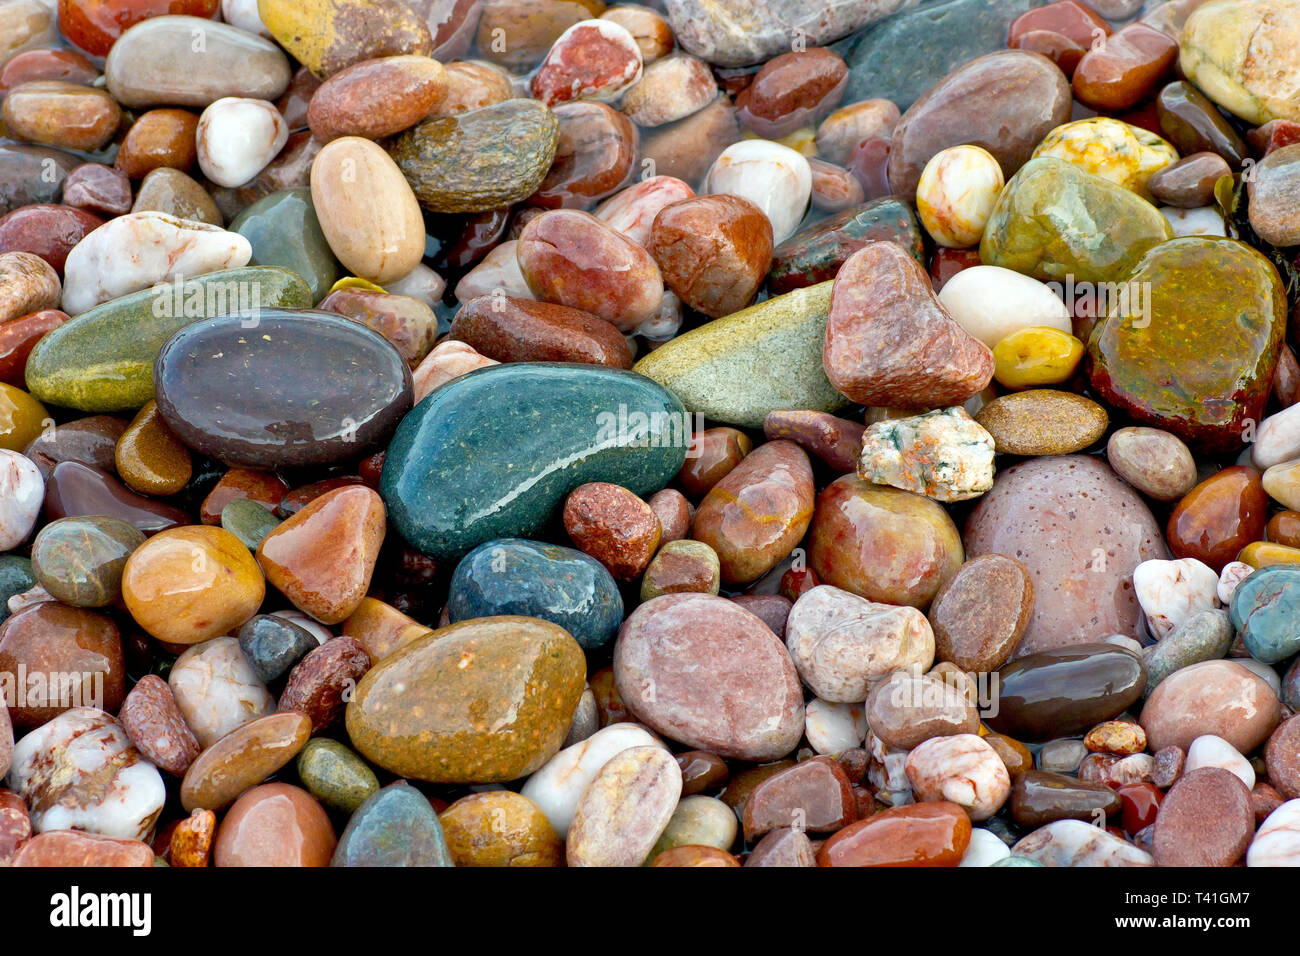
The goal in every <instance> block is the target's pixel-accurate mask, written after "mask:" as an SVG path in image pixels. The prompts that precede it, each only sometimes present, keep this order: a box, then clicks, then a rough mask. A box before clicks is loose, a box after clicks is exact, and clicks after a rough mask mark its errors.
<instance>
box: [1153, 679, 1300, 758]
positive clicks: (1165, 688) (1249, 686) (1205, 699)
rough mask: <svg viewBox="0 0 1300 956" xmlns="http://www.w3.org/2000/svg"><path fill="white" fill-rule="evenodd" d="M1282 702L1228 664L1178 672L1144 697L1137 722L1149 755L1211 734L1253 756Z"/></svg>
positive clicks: (1265, 685) (1258, 681)
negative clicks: (1145, 736) (1148, 747)
mask: <svg viewBox="0 0 1300 956" xmlns="http://www.w3.org/2000/svg"><path fill="white" fill-rule="evenodd" d="M1280 711H1281V704H1280V702H1279V701H1278V698H1277V694H1275V693H1274V692H1273V689H1272V688H1271V687H1270V686H1269V685H1268V683H1267V682H1266V681H1265V680H1264V679H1263V678H1261V677H1259V676H1258V675H1256V674H1254V673H1252V672H1251V671H1249V670H1247V669H1246V668H1244V667H1242V666H1241V665H1240V664H1237V663H1235V662H1233V661H1230V660H1222V661H1221V660H1214V661H1204V662H1202V663H1199V664H1192V665H1190V666H1188V667H1184V668H1181V669H1180V670H1177V671H1175V672H1174V673H1172V674H1170V675H1169V676H1168V677H1166V678H1165V679H1164V680H1163V681H1161V682H1160V686H1158V687H1156V688H1155V690H1153V691H1152V692H1151V693H1150V694H1149V695H1148V696H1147V700H1146V704H1145V705H1144V706H1143V708H1142V713H1141V716H1140V717H1139V722H1140V723H1141V724H1142V729H1143V730H1145V731H1146V734H1147V740H1148V741H1149V746H1150V749H1151V750H1152V752H1156V751H1159V750H1161V749H1162V748H1164V747H1168V746H1177V747H1181V748H1183V749H1184V750H1186V749H1187V747H1189V746H1190V745H1191V743H1192V741H1193V740H1195V739H1196V738H1197V737H1200V736H1202V735H1203V734H1214V735H1215V736H1216V737H1222V738H1223V739H1224V740H1226V741H1227V742H1228V743H1230V744H1231V745H1232V746H1233V747H1235V748H1236V749H1237V750H1238V751H1239V752H1241V753H1243V754H1248V753H1251V752H1252V751H1253V750H1254V749H1255V748H1256V747H1258V746H1259V745H1260V744H1262V743H1263V742H1264V741H1265V740H1266V739H1267V738H1268V735H1269V734H1270V733H1271V732H1272V731H1273V728H1274V727H1276V726H1277V723H1278V720H1279V719H1280V717H1281V713H1280Z"/></svg>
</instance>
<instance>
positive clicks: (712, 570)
mask: <svg viewBox="0 0 1300 956" xmlns="http://www.w3.org/2000/svg"><path fill="white" fill-rule="evenodd" d="M721 580H722V568H721V565H720V564H719V562H718V553H717V552H716V551H714V550H713V548H711V547H709V545H707V544H705V543H704V542H702V541H682V540H678V541H670V542H668V543H667V544H664V545H662V546H661V547H660V548H659V550H658V551H657V552H656V553H655V556H654V558H652V559H651V561H650V564H649V565H647V566H646V570H645V574H644V575H643V576H642V578H641V595H640V596H641V601H642V602H643V603H644V602H645V601H649V600H651V599H652V598H657V597H660V596H661V595H664V594H680V593H683V592H695V591H698V592H700V593H702V594H717V593H718V589H719V585H720V584H721Z"/></svg>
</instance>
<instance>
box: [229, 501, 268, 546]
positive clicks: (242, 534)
mask: <svg viewBox="0 0 1300 956" xmlns="http://www.w3.org/2000/svg"><path fill="white" fill-rule="evenodd" d="M279 525H280V519H279V518H277V517H276V516H275V515H273V514H272V513H271V512H269V511H267V510H266V509H265V508H263V507H262V506H261V505H259V504H258V503H257V502H256V501H253V500H252V499H249V498H236V499H235V500H234V501H231V502H230V503H229V504H227V505H226V506H225V507H224V508H222V509H221V527H223V528H225V529H226V530H227V531H229V532H230V533H231V534H233V535H234V536H235V537H236V538H238V539H239V540H240V541H242V542H243V544H244V546H245V547H247V548H248V550H249V551H256V550H257V546H258V545H259V544H261V543H262V539H263V538H265V537H266V536H267V535H268V534H270V533H271V532H272V531H274V530H275V529H276V528H277V527H279Z"/></svg>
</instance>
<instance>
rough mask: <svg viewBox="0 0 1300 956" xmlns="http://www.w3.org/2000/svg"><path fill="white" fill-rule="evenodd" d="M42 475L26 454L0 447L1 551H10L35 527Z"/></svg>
mask: <svg viewBox="0 0 1300 956" xmlns="http://www.w3.org/2000/svg"><path fill="white" fill-rule="evenodd" d="M44 500H45V479H44V478H42V477H41V472H40V469H39V468H37V467H36V466H35V465H34V464H32V460H31V459H30V458H28V457H27V456H26V455H20V454H19V453H18V452H16V451H10V450H9V449H7V448H0V551H11V550H13V549H14V548H16V547H18V545H20V544H22V543H23V542H24V541H26V540H27V536H28V535H29V534H31V533H32V528H34V527H36V519H37V517H38V516H39V515H40V513H41V503H42V502H43V501H44Z"/></svg>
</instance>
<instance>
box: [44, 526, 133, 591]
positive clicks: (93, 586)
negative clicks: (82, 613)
mask: <svg viewBox="0 0 1300 956" xmlns="http://www.w3.org/2000/svg"><path fill="white" fill-rule="evenodd" d="M144 540H145V539H144V535H143V534H141V533H140V532H139V531H138V530H136V529H135V528H134V527H132V526H131V525H129V524H127V523H126V522H125V521H122V520H120V519H118V518H109V517H106V516H100V515H96V516H86V517H81V518H61V519H59V520H57V521H51V522H50V523H49V524H47V525H46V526H45V527H44V528H42V529H41V530H40V533H39V534H37V535H36V540H35V541H33V542H32V570H33V572H34V573H35V575H36V580H37V581H38V582H39V583H40V585H41V587H43V588H45V590H46V591H48V592H49V593H50V594H52V595H53V596H54V597H55V599H57V600H59V601H62V602H63V603H64V604H70V605H72V606H73V607H103V606H104V605H106V604H113V603H115V602H116V601H117V600H118V599H119V598H120V597H121V596H122V569H123V568H124V567H125V566H126V562H127V558H129V557H130V556H131V552H132V551H134V550H135V549H136V548H138V547H140V545H142V544H144Z"/></svg>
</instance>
